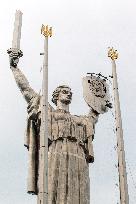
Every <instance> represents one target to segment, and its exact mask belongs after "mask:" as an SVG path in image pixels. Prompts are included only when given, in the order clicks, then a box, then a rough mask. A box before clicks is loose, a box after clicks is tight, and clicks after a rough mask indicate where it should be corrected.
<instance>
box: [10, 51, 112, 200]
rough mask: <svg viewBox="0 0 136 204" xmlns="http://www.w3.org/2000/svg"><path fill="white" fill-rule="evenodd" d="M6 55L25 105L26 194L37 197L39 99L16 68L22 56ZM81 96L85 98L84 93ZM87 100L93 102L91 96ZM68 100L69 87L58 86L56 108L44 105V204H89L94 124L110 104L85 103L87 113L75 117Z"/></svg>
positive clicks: (53, 96) (11, 53) (13, 52)
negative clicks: (45, 151) (46, 179)
mask: <svg viewBox="0 0 136 204" xmlns="http://www.w3.org/2000/svg"><path fill="white" fill-rule="evenodd" d="M8 53H9V58H10V68H11V70H12V72H13V75H14V77H15V80H16V83H17V85H18V87H19V89H20V91H21V93H22V95H23V96H24V98H25V100H26V102H27V104H28V106H27V112H28V120H27V131H26V136H25V146H26V147H27V149H28V152H29V167H28V193H32V194H38V181H39V179H38V178H39V141H40V124H41V105H40V102H41V96H40V95H39V94H37V93H36V92H35V91H34V90H33V89H32V88H31V87H30V85H29V83H28V81H27V79H26V77H25V76H24V74H23V73H22V72H21V71H20V69H19V68H18V66H17V65H18V61H19V57H20V56H22V55H23V53H22V52H21V51H20V50H18V49H9V50H8ZM87 80H89V79H88V78H87ZM94 80H95V78H93V81H94ZM97 80H98V79H97ZM89 83H90V81H89ZM83 86H85V85H83ZM91 86H92V85H91ZM91 90H92V89H90V91H91ZM95 91H96V92H99V91H100V90H99V89H98V86H97V88H95V90H94V89H93V93H94V92H95ZM84 93H85V96H84V97H86V94H87V92H86V91H85V92H84ZM105 93H106V89H105ZM91 97H92V100H94V98H93V95H92V96H91ZM94 97H96V98H99V100H98V102H97V105H98V103H99V104H100V103H101V100H100V96H99V95H98V96H97V94H94ZM96 98H95V99H96ZM101 98H103V97H101ZM71 100H72V91H71V89H70V87H68V86H65V85H62V86H59V87H57V88H56V89H55V91H54V92H53V94H52V102H53V103H54V104H55V105H56V109H54V108H53V107H52V106H51V105H50V104H49V106H48V132H49V137H48V141H49V147H48V172H49V175H48V204H90V188H89V186H90V183H89V163H93V162H94V154H93V145H92V141H93V139H94V134H95V124H96V122H97V121H98V117H99V114H100V113H104V112H106V111H107V106H110V104H109V101H108V100H107V102H106V103H103V102H102V106H101V105H100V106H99V105H98V106H99V108H98V109H97V106H93V107H94V108H93V107H91V104H90V105H89V104H88V105H89V107H90V112H89V114H88V115H83V116H76V115H71V114H70V112H69V105H70V103H71ZM89 101H90V99H89ZM87 103H89V102H87ZM93 104H94V102H93ZM103 104H104V105H103ZM95 107H96V109H95Z"/></svg>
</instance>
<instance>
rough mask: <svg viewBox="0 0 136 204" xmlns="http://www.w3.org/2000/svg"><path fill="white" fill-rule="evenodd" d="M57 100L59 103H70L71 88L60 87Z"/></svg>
mask: <svg viewBox="0 0 136 204" xmlns="http://www.w3.org/2000/svg"><path fill="white" fill-rule="evenodd" d="M58 100H59V101H60V102H61V103H64V104H66V105H68V104H70V103H71V100H72V92H71V90H70V89H69V88H68V87H67V88H62V89H61V91H60V93H59V97H58Z"/></svg>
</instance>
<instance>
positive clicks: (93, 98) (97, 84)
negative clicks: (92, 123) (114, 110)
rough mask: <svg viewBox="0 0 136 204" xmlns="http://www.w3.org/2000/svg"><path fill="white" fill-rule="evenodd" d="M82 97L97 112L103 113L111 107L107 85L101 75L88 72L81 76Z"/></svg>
mask: <svg viewBox="0 0 136 204" xmlns="http://www.w3.org/2000/svg"><path fill="white" fill-rule="evenodd" d="M82 84H83V97H84V100H85V102H86V103H87V104H88V106H89V107H91V108H92V109H93V110H95V111H97V112H98V113H105V112H107V111H108V107H109V108H111V103H110V96H109V86H108V84H107V82H106V79H105V77H102V75H100V74H98V75H94V74H90V76H86V77H84V78H83V83H82Z"/></svg>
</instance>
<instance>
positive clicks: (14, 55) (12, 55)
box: [7, 48, 23, 68]
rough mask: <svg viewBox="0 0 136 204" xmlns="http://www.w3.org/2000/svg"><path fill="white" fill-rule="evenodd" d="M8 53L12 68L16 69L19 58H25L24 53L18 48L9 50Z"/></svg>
mask: <svg viewBox="0 0 136 204" xmlns="http://www.w3.org/2000/svg"><path fill="white" fill-rule="evenodd" d="M7 53H8V54H9V62H10V67H14V68H16V67H17V64H18V62H19V58H20V57H22V56H23V52H22V51H21V50H18V49H16V48H10V49H8V50H7Z"/></svg>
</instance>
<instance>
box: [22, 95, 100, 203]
mask: <svg viewBox="0 0 136 204" xmlns="http://www.w3.org/2000/svg"><path fill="white" fill-rule="evenodd" d="M40 100H41V97H40V96H35V97H34V98H32V99H31V101H30V102H29V104H28V108H27V110H28V120H27V131H26V136H25V146H26V147H27V148H28V150H29V167H28V193H32V194H38V182H39V179H38V178H39V174H38V172H39V141H40V123H41V110H40ZM96 122H97V117H96V116H95V115H91V114H90V115H88V116H75V115H71V114H70V113H69V112H65V111H63V110H55V109H54V108H53V107H52V106H50V104H49V106H48V141H49V146H48V204H90V182H89V163H91V162H93V161H94V154H93V146H92V141H93V137H94V124H95V123H96Z"/></svg>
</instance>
